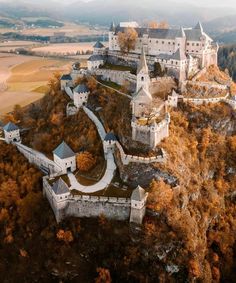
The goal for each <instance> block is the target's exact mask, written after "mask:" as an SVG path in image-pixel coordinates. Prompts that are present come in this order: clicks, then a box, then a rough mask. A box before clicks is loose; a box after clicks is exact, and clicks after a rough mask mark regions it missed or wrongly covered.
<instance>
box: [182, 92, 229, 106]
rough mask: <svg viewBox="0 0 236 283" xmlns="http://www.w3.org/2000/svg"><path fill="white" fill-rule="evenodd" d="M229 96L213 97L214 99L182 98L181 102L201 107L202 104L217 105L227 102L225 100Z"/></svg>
mask: <svg viewBox="0 0 236 283" xmlns="http://www.w3.org/2000/svg"><path fill="white" fill-rule="evenodd" d="M228 95H229V94H227V95H226V96H222V97H215V98H183V102H191V103H193V104H196V105H201V104H203V103H219V102H222V101H225V102H226V101H228V100H229V99H227V97H228Z"/></svg>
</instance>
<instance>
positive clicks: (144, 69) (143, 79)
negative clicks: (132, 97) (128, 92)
mask: <svg viewBox="0 0 236 283" xmlns="http://www.w3.org/2000/svg"><path fill="white" fill-rule="evenodd" d="M149 86H150V77H149V72H148V66H147V60H146V56H145V52H144V48H142V53H141V57H140V62H139V65H138V69H137V87H136V92H138V91H139V90H140V89H141V88H144V89H145V90H146V91H148V92H149Z"/></svg>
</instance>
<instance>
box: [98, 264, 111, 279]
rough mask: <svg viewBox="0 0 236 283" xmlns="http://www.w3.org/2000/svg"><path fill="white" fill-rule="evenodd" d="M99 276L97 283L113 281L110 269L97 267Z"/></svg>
mask: <svg viewBox="0 0 236 283" xmlns="http://www.w3.org/2000/svg"><path fill="white" fill-rule="evenodd" d="M97 272H98V277H97V278H96V279H95V283H111V275H110V271H109V269H106V268H101V267H99V268H97Z"/></svg>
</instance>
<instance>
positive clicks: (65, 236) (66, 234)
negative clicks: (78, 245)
mask: <svg viewBox="0 0 236 283" xmlns="http://www.w3.org/2000/svg"><path fill="white" fill-rule="evenodd" d="M57 239H58V240H59V241H62V242H64V243H66V244H69V243H71V242H73V240H74V237H73V235H72V232H71V231H65V230H63V229H60V230H59V231H58V232H57Z"/></svg>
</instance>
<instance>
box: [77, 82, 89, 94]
mask: <svg viewBox="0 0 236 283" xmlns="http://www.w3.org/2000/svg"><path fill="white" fill-rule="evenodd" d="M74 91H75V92H78V93H84V92H89V89H88V88H87V86H86V85H85V84H79V85H77V87H75V88H74Z"/></svg>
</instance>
